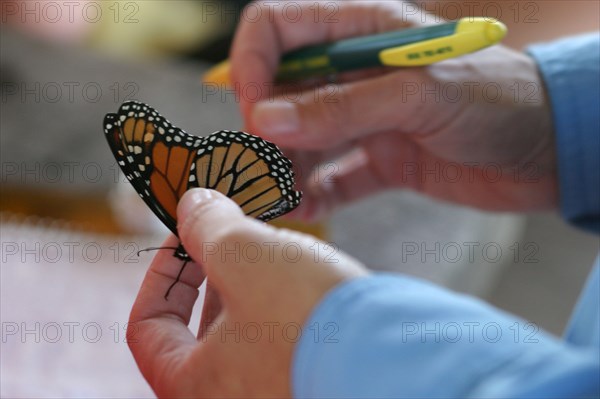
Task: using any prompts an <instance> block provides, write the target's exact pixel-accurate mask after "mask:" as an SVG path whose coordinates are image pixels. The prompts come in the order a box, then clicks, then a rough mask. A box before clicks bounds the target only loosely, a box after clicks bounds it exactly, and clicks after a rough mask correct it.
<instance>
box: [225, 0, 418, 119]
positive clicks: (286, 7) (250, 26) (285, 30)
mask: <svg viewBox="0 0 600 399" xmlns="http://www.w3.org/2000/svg"><path fill="white" fill-rule="evenodd" d="M271 3H272V2H271ZM271 3H269V2H258V3H251V4H250V5H249V6H247V8H246V9H245V11H244V12H243V13H242V19H241V21H240V24H239V27H238V30H237V32H236V35H235V39H234V42H233V46H232V49H231V57H230V59H231V68H232V69H231V78H232V80H233V82H234V83H235V84H236V90H238V91H239V94H240V100H241V110H242V113H243V115H244V117H245V119H246V120H248V116H249V113H250V112H251V109H252V104H253V103H254V102H257V101H258V100H261V99H264V98H266V97H267V95H268V94H269V92H270V90H268V86H266V85H267V84H270V83H271V82H272V81H273V77H274V76H275V71H276V69H277V65H278V62H279V59H280V57H281V55H282V54H283V53H285V52H288V51H290V50H292V49H295V48H299V47H303V46H307V45H311V44H317V43H325V42H331V41H334V40H338V39H341V38H346V37H353V36H361V35H367V34H371V33H378V32H384V31H388V30H391V29H398V28H402V27H408V26H413V25H414V23H413V22H412V19H413V17H408V16H407V15H403V12H404V11H405V10H404V9H403V8H402V7H401V3H396V2H389V1H383V2H338V1H327V2H318V3H316V2H291V3H280V2H277V3H276V5H273V4H271ZM292 4H293V7H291V5H292ZM250 85H252V88H255V89H256V90H250ZM257 90H258V93H257Z"/></svg>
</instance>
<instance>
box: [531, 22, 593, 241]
mask: <svg viewBox="0 0 600 399" xmlns="http://www.w3.org/2000/svg"><path fill="white" fill-rule="evenodd" d="M528 52H529V53H530V54H531V55H532V56H533V58H535V60H536V61H537V63H538V65H539V69H540V72H541V74H542V77H543V79H544V83H545V85H546V92H547V94H548V95H549V97H550V103H551V106H552V113H553V119H554V130H555V133H556V148H557V155H558V176H559V190H560V210H561V213H562V215H563V217H565V218H566V219H567V220H569V221H570V222H572V223H574V224H575V225H577V226H579V227H581V228H584V229H586V230H591V231H593V232H596V233H598V232H600V116H599V115H598V113H599V111H598V110H600V34H599V33H598V32H596V33H593V34H589V35H584V36H580V37H577V38H569V39H563V40H560V41H558V42H553V43H549V44H541V45H536V46H532V47H530V48H529V49H528Z"/></svg>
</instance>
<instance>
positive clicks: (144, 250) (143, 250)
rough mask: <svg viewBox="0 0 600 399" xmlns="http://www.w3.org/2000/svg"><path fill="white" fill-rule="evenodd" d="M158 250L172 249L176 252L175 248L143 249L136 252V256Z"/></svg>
mask: <svg viewBox="0 0 600 399" xmlns="http://www.w3.org/2000/svg"><path fill="white" fill-rule="evenodd" d="M160 249H173V250H176V249H177V248H176V247H148V248H144V249H140V250H139V251H137V256H140V254H141V253H142V252H150V251H158V250H160Z"/></svg>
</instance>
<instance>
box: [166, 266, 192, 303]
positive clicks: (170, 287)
mask: <svg viewBox="0 0 600 399" xmlns="http://www.w3.org/2000/svg"><path fill="white" fill-rule="evenodd" d="M188 262H189V260H186V261H185V262H183V265H182V266H181V269H179V273H177V277H176V278H175V281H173V283H172V284H171V285H170V286H169V289H168V290H167V292H166V293H165V301H168V300H169V293H171V290H172V289H173V287H175V284H177V283H178V282H179V279H180V278H181V274H182V273H183V269H185V265H187V264H188Z"/></svg>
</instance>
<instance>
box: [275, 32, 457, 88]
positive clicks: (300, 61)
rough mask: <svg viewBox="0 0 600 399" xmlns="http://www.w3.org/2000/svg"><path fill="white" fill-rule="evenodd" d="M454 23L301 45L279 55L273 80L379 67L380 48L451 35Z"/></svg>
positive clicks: (296, 78)
mask: <svg viewBox="0 0 600 399" xmlns="http://www.w3.org/2000/svg"><path fill="white" fill-rule="evenodd" d="M456 25H457V22H450V23H446V24H442V25H433V26H427V27H424V28H417V29H407V30H400V31H393V32H385V33H381V34H377V35H372V36H367V37H356V38H352V39H346V40H341V41H339V42H336V43H333V44H322V45H318V46H310V47H304V48H301V49H299V50H295V51H292V52H290V53H288V54H286V55H284V56H283V57H282V59H281V63H280V66H279V69H278V72H277V77H276V80H277V81H279V82H285V81H291V80H300V79H306V78H308V77H313V76H323V75H329V74H334V73H337V72H344V71H351V70H354V69H362V68H371V67H377V66H382V64H381V61H380V60H379V53H380V52H381V51H383V50H386V49H389V48H393V47H399V46H404V45H407V44H411V43H416V42H421V41H425V40H430V39H435V38H438V37H443V36H449V35H452V34H453V33H454V31H455V30H456Z"/></svg>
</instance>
